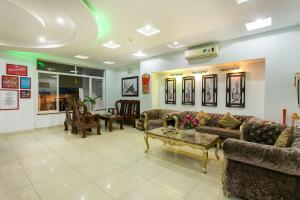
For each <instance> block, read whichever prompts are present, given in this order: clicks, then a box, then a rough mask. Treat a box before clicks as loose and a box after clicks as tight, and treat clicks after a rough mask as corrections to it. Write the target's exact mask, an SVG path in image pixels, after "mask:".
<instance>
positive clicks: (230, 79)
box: [226, 72, 246, 108]
mask: <svg viewBox="0 0 300 200" xmlns="http://www.w3.org/2000/svg"><path fill="white" fill-rule="evenodd" d="M245 77H246V75H245V72H238V73H228V74H226V106H227V107H237V108H245Z"/></svg>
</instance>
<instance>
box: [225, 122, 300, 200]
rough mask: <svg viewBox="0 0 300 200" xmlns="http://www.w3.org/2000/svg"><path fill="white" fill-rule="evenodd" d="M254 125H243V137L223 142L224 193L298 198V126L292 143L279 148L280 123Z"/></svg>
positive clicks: (256, 199)
mask: <svg viewBox="0 0 300 200" xmlns="http://www.w3.org/2000/svg"><path fill="white" fill-rule="evenodd" d="M251 126H252V125H250V128H249V126H246V127H244V126H243V127H244V128H243V130H242V132H243V139H244V140H237V139H227V140H225V142H224V143H223V150H224V156H225V167H224V174H223V190H224V194H225V195H226V196H227V197H232V196H234V197H238V198H242V199H247V200H273V199H274V200H275V199H276V200H277V199H278V200H281V199H282V200H299V199H300V131H299V129H298V130H297V131H295V133H294V139H293V143H292V146H291V147H287V148H278V147H275V146H273V145H274V143H275V141H276V139H277V137H278V135H279V134H278V132H281V130H282V129H283V128H282V126H281V125H278V124H277V125H274V124H273V125H270V124H269V125H260V126H256V127H254V128H253V127H251ZM272 127H273V128H272ZM272 133H273V134H272ZM257 142H260V143H257Z"/></svg>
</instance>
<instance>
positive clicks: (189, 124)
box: [181, 114, 200, 129]
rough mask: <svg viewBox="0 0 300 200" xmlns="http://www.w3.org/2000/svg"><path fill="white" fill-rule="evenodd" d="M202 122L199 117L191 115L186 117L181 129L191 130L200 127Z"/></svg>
mask: <svg viewBox="0 0 300 200" xmlns="http://www.w3.org/2000/svg"><path fill="white" fill-rule="evenodd" d="M199 123H200V120H199V119H198V118H197V117H193V116H192V115H191V114H187V115H185V116H184V119H183V122H182V125H181V128H184V129H190V128H194V127H196V126H198V125H199Z"/></svg>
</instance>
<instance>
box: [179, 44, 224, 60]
mask: <svg viewBox="0 0 300 200" xmlns="http://www.w3.org/2000/svg"><path fill="white" fill-rule="evenodd" d="M184 55H185V59H187V60H195V59H199V58H208V57H216V56H218V55H219V45H218V44H208V45H203V46H199V47H197V48H195V49H190V50H187V51H185V53H184Z"/></svg>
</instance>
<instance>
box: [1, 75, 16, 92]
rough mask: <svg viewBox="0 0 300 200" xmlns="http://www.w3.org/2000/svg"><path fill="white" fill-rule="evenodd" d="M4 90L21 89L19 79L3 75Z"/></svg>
mask: <svg viewBox="0 0 300 200" xmlns="http://www.w3.org/2000/svg"><path fill="white" fill-rule="evenodd" d="M2 88H9V89H19V77H18V76H4V75H2Z"/></svg>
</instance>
